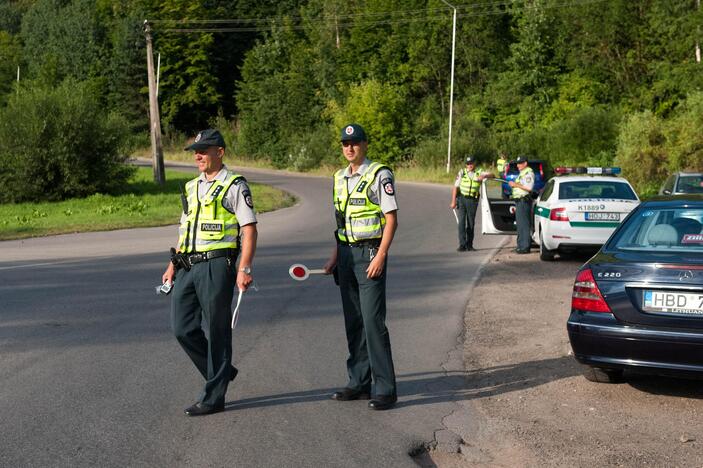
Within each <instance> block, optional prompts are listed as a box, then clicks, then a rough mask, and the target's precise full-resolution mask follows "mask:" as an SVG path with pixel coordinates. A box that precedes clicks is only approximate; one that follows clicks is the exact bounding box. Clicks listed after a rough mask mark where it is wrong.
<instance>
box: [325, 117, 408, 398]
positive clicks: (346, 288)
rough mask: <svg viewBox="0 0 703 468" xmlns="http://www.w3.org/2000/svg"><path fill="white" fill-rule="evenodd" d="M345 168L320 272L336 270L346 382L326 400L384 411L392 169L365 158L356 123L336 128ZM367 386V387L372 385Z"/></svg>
mask: <svg viewBox="0 0 703 468" xmlns="http://www.w3.org/2000/svg"><path fill="white" fill-rule="evenodd" d="M341 140H342V153H343V155H344V158H345V159H346V160H347V161H348V162H349V166H348V167H346V168H345V169H340V170H339V171H337V172H336V173H335V174H334V193H333V203H334V209H335V218H336V222H337V230H336V231H335V237H336V240H337V242H336V246H335V248H334V249H333V251H332V255H331V256H330V259H329V260H328V261H327V263H326V264H325V267H324V269H325V272H326V273H327V274H331V273H333V271H334V269H335V268H336V269H337V272H338V276H339V287H340V291H341V294H342V306H343V309H344V326H345V329H346V335H347V345H348V349H349V357H348V359H347V372H348V374H349V381H348V383H347V386H346V387H345V388H344V389H342V390H341V391H338V392H335V393H334V394H333V395H332V399H334V400H337V401H348V400H359V399H369V398H370V397H371V394H372V393H373V399H371V401H370V402H369V405H368V406H369V408H370V409H373V410H386V409H389V408H391V407H393V405H395V403H396V401H397V399H398V398H397V392H396V381H395V370H394V368H393V357H392V355H391V342H390V336H389V334H388V329H387V328H386V324H385V322H386V260H387V257H388V249H389V248H390V246H391V242H392V241H393V236H394V235H395V231H396V227H397V225H398V223H397V212H398V205H397V203H396V199H395V185H394V181H393V173H392V172H391V171H390V169H389V168H388V167H386V166H384V165H382V164H379V163H377V162H371V161H369V160H368V159H366V151H367V149H368V139H367V138H366V133H365V132H364V129H363V128H362V127H361V126H359V125H356V124H350V125H347V126H346V127H344V128H343V129H342V136H341ZM372 384H373V388H372Z"/></svg>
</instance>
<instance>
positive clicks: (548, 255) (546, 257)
mask: <svg viewBox="0 0 703 468" xmlns="http://www.w3.org/2000/svg"><path fill="white" fill-rule="evenodd" d="M554 254H555V252H554V250H549V249H547V247H545V246H544V240H543V239H542V230H541V229H540V231H539V259H540V260H543V261H545V262H551V261H553V260H554Z"/></svg>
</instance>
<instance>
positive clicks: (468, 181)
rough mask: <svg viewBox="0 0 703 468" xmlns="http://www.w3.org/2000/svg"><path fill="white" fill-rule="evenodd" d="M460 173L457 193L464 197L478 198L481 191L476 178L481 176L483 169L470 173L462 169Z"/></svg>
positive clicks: (479, 183)
mask: <svg viewBox="0 0 703 468" xmlns="http://www.w3.org/2000/svg"><path fill="white" fill-rule="evenodd" d="M462 172H463V173H462V175H461V181H460V182H459V192H461V194H462V195H464V196H465V197H478V194H479V190H480V189H481V182H479V181H478V176H479V175H481V173H482V172H483V169H474V170H473V171H472V172H469V171H467V170H466V169H462Z"/></svg>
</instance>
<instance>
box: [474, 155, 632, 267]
mask: <svg viewBox="0 0 703 468" xmlns="http://www.w3.org/2000/svg"><path fill="white" fill-rule="evenodd" d="M554 173H555V174H557V175H556V176H555V177H552V178H551V179H549V181H548V182H547V183H546V184H545V186H544V189H543V190H542V192H541V193H540V194H539V196H538V197H537V198H536V200H535V202H534V204H533V215H534V217H533V224H532V240H533V241H534V242H535V243H536V244H537V245H538V246H539V252H540V259H542V260H553V259H554V256H555V255H556V254H557V253H558V252H569V251H575V250H579V249H584V248H587V249H593V250H596V249H598V248H599V247H600V246H601V245H603V243H605V241H606V240H607V239H608V237H610V234H612V232H613V231H614V230H615V228H616V227H617V226H618V225H619V224H620V222H621V221H622V220H623V219H625V216H627V214H628V213H629V212H630V211H632V210H633V209H634V208H635V207H636V206H637V205H638V204H639V198H638V197H637V194H636V193H635V191H634V189H633V188H632V186H631V185H630V183H629V182H628V181H627V180H625V179H624V178H622V177H618V174H619V173H620V168H600V167H588V168H586V167H578V168H575V167H557V168H555V169H554ZM494 192H495V189H493V190H491V188H490V182H489V183H488V184H487V185H484V192H483V193H484V197H483V199H482V213H481V214H482V220H481V221H482V223H481V224H482V233H484V234H511V233H516V228H515V225H514V224H515V206H514V203H513V202H512V201H510V200H499V199H497V196H496V194H495V193H494Z"/></svg>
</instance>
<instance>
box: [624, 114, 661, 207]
mask: <svg viewBox="0 0 703 468" xmlns="http://www.w3.org/2000/svg"><path fill="white" fill-rule="evenodd" d="M665 144H666V137H665V134H664V125H663V123H662V122H661V121H660V120H659V119H658V118H657V117H656V116H655V115H654V114H653V113H652V112H650V111H644V112H640V113H637V114H632V115H630V116H629V117H628V118H627V120H626V121H625V122H624V123H623V125H622V127H621V130H620V135H619V136H618V150H617V156H616V157H615V164H616V165H618V166H620V167H622V173H623V176H624V177H626V178H627V180H629V181H630V183H632V185H634V186H635V189H636V190H637V192H638V193H639V194H640V195H643V196H647V195H650V194H653V193H655V192H656V191H657V189H658V188H659V185H660V184H661V182H662V180H664V178H665V177H666V175H667V156H666V150H665Z"/></svg>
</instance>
